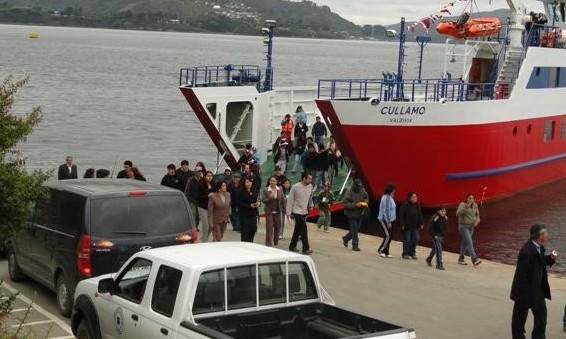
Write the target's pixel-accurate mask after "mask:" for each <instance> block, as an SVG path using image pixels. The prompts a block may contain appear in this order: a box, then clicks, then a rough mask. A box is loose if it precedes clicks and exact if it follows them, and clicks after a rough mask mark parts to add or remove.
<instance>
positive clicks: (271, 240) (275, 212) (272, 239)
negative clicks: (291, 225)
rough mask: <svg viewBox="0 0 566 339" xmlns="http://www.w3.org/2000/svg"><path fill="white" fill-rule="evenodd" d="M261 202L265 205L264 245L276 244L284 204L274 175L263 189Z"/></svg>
mask: <svg viewBox="0 0 566 339" xmlns="http://www.w3.org/2000/svg"><path fill="white" fill-rule="evenodd" d="M261 202H263V203H264V205H265V208H264V212H265V246H268V247H273V246H277V244H278V243H279V232H280V229H281V214H282V213H281V212H282V210H283V206H285V194H284V193H283V189H282V188H281V187H279V186H278V185H277V178H276V177H275V176H273V177H271V178H269V183H268V186H267V188H266V189H265V190H264V191H263V194H262V198H261Z"/></svg>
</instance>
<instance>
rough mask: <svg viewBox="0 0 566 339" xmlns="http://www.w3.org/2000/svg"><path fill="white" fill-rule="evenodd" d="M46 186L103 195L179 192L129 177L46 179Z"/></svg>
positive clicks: (85, 193) (86, 194) (80, 193)
mask: <svg viewBox="0 0 566 339" xmlns="http://www.w3.org/2000/svg"><path fill="white" fill-rule="evenodd" d="M45 186H46V187H49V188H52V189H57V190H61V191H67V192H72V193H75V194H79V195H82V196H92V195H105V194H112V193H124V192H131V191H140V190H141V191H147V192H152V191H167V192H179V193H180V191H179V190H175V189H172V188H169V187H166V186H163V185H158V184H151V183H147V182H145V181H140V180H130V179H70V180H57V181H48V182H46V183H45Z"/></svg>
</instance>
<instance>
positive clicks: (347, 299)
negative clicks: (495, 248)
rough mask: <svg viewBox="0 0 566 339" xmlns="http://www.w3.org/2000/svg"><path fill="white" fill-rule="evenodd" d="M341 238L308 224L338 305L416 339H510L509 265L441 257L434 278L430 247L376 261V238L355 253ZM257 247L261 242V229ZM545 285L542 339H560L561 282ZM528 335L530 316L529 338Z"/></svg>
mask: <svg viewBox="0 0 566 339" xmlns="http://www.w3.org/2000/svg"><path fill="white" fill-rule="evenodd" d="M291 234H292V227H287V229H286V232H285V237H284V240H283V241H282V242H281V243H280V244H279V248H282V249H287V248H288V246H289V239H290V237H291ZM344 234H345V231H343V230H340V229H336V228H332V229H331V230H330V233H323V232H320V231H317V229H316V226H315V225H309V241H310V243H311V249H312V250H313V251H314V253H313V254H312V255H311V256H312V258H313V259H314V261H315V263H316V266H317V270H318V273H319V276H320V280H321V282H322V284H323V286H324V287H325V289H326V290H327V291H328V292H329V294H330V295H331V296H332V297H333V298H334V299H335V301H336V303H337V305H338V306H341V307H344V308H348V309H351V310H353V311H356V312H360V313H364V314H367V315H370V316H373V317H375V318H377V319H380V320H384V321H387V322H391V323H394V324H397V325H402V326H405V327H408V328H414V329H415V330H416V332H417V336H418V338H419V339H454V338H458V339H476V338H478V339H479V338H482V339H485V338H490V339H499V338H501V339H504V338H505V339H508V338H510V337H511V329H510V327H511V312H512V309H513V302H512V301H511V300H509V292H510V289H511V281H512V279H513V274H514V269H515V268H514V267H513V266H509V265H504V264H499V263H494V262H489V261H486V260H483V262H482V264H481V265H479V266H478V267H473V266H472V265H468V266H461V265H458V264H457V260H458V255H456V254H453V253H447V252H444V264H445V267H446V271H439V270H436V269H435V268H434V267H433V268H431V267H428V266H427V265H426V263H425V261H424V258H425V257H426V256H427V255H428V253H429V252H430V249H428V248H424V247H419V248H418V249H417V255H418V256H419V260H403V259H401V258H400V257H401V252H402V249H401V243H399V242H393V243H392V244H391V254H392V255H394V256H395V258H392V259H385V258H381V257H380V256H378V254H377V247H378V246H379V244H381V240H382V239H381V238H377V237H373V236H367V235H360V248H361V252H354V251H352V249H351V246H350V247H349V248H344V246H343V245H342V240H341V237H342V236H343V235H344ZM423 236H427V235H425V234H423ZM226 240H238V237H237V234H236V233H234V232H232V231H227V236H226ZM255 242H257V243H265V227H264V226H263V224H262V225H260V226H259V232H258V235H256V238H255ZM298 248H299V249H301V245H300V243H299V246H298ZM518 250H519V249H517V253H518ZM565 255H566V253H565ZM467 260H468V263H469V262H470V260H469V258H468V259H467ZM550 286H551V289H552V295H553V300H552V301H548V302H547V307H548V327H547V338H563V337H566V333H563V332H562V315H563V311H564V303H565V302H566V279H565V278H563V277H559V276H556V275H551V276H550ZM531 328H532V316H529V319H528V320H527V327H526V329H527V337H530V335H529V334H530V330H531Z"/></svg>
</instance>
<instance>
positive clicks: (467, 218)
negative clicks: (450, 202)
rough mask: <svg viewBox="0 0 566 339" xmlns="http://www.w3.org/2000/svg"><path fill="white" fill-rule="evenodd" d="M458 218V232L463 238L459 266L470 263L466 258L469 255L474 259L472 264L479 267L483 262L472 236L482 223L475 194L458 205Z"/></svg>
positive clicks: (469, 195)
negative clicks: (479, 257)
mask: <svg viewBox="0 0 566 339" xmlns="http://www.w3.org/2000/svg"><path fill="white" fill-rule="evenodd" d="M456 216H457V217H458V231H459V232H460V236H461V237H462V244H461V246H460V258H458V264H460V265H467V264H468V263H466V261H465V260H464V257H465V255H466V254H468V255H469V256H470V257H471V258H472V264H473V265H474V266H477V265H479V264H481V260H479V259H478V256H477V254H476V251H475V250H474V242H473V239H472V236H473V235H474V229H475V228H476V227H478V225H479V223H480V210H479V208H478V204H476V202H475V199H474V195H473V194H468V196H467V197H466V200H465V201H464V202H462V203H460V205H458V209H457V210H456Z"/></svg>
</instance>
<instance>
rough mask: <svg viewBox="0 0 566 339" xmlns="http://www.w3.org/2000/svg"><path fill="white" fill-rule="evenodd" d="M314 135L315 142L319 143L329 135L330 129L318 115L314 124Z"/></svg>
mask: <svg viewBox="0 0 566 339" xmlns="http://www.w3.org/2000/svg"><path fill="white" fill-rule="evenodd" d="M311 133H312V137H313V138H314V142H315V143H316V144H317V145H320V144H322V142H323V139H324V138H326V136H327V135H328V131H327V130H326V126H325V125H324V123H323V122H322V121H321V119H320V117H318V116H317V117H316V122H315V123H314V125H313V126H312V131H311Z"/></svg>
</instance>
